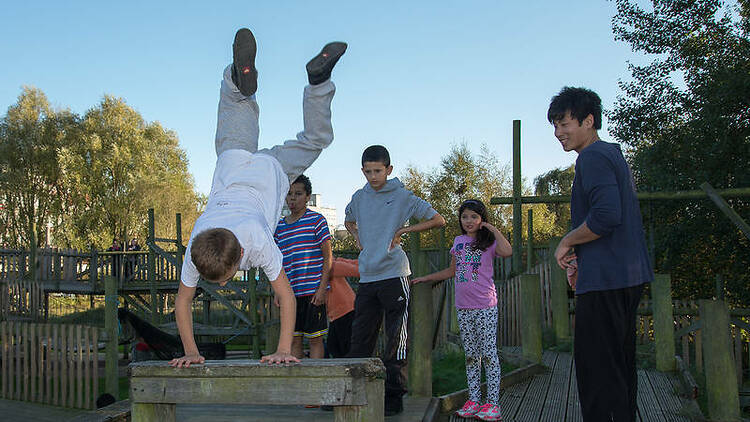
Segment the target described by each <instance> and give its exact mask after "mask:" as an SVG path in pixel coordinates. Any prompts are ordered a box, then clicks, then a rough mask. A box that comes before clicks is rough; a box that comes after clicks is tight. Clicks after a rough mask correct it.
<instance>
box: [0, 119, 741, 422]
mask: <svg viewBox="0 0 750 422" xmlns="http://www.w3.org/2000/svg"><path fill="white" fill-rule="evenodd" d="M516 141H518V142H519V144H518V147H517V143H516ZM519 163H520V122H517V124H516V122H514V170H513V175H514V183H513V186H514V196H513V197H512V198H493V200H492V202H491V203H492V204H512V205H513V208H514V218H513V223H514V232H513V247H514V249H515V250H514V254H513V257H512V259H511V260H498V261H497V262H496V267H495V268H496V280H497V287H498V298H499V303H498V305H499V308H500V309H499V315H500V319H501V320H500V326H499V331H500V336H499V337H498V340H499V345H501V346H520V350H521V351H522V354H523V356H524V357H525V358H526V359H527V360H529V361H531V362H537V363H541V362H542V360H543V359H542V357H543V353H542V345H543V340H544V336H545V333H546V334H547V335H548V337H552V338H553V340H554V341H555V342H556V343H558V344H565V343H566V342H569V341H570V338H571V333H572V332H573V330H572V327H573V324H574V323H575V304H574V300H572V298H571V296H572V295H571V292H570V291H569V289H568V287H567V283H566V281H565V275H564V273H563V272H562V271H561V270H560V269H559V268H558V267H557V266H556V265H555V264H554V263H553V262H550V259H549V258H550V256H551V251H554V248H555V246H556V244H555V243H554V241H553V243H551V244H546V245H535V244H534V240H533V235H532V230H531V228H530V227H528V229H529V236H528V242H527V243H526V252H525V254H524V253H523V244H522V242H521V230H522V227H521V211H522V209H521V205H522V204H525V203H541V202H548V203H549V202H567V201H569V198H567V197H564V196H558V197H543V198H540V197H522V196H521V194H520V186H521V185H520V164H519ZM722 196H742V197H748V196H750V190H749V189H732V190H724V191H719V192H715V191H713V189H712V188H711V187H710V186H707V185H706V186H702V190H700V191H690V192H676V193H650V194H641V195H639V198H641V199H642V200H651V201H657V200H675V199H696V198H705V197H709V198H711V199H712V200H713V201H714V202H715V203H716V204H717V206H719V209H720V210H721V211H722V212H724V213H725V214H726V215H727V216H728V217H729V218H730V219H731V220H732V222H734V223H735V224H737V225H738V227H739V228H740V230H741V231H742V232H743V233H745V235H746V236H748V235H749V233H750V231H747V230H746V228H745V227H746V224H745V225H744V226H743V225H742V223H744V222H743V221H742V219H741V218H739V217H738V216H736V214H734V215H733V214H732V212H731V208H729V207H728V206H727V205H726V203H725V202H723V199H722ZM722 202H723V204H722ZM176 218H177V236H176V238H175V239H160V238H156V237H155V236H154V227H153V221H154V219H153V211H150V212H149V236H148V239H147V242H146V245H147V250H145V251H140V252H99V251H95V250H91V251H86V252H82V251H60V250H45V249H35V248H31V249H30V250H29V251H10V250H0V283H1V284H0V287H2V289H0V301H1V302H0V305H2V306H1V307H0V309H1V312H2V314H1V315H2V319H4V320H7V321H14V322H17V323H20V322H21V321H29V322H32V323H33V322H41V321H46V320H47V319H48V317H49V310H50V306H49V295H51V294H59V293H61V294H78V295H88V296H90V297H92V298H93V297H101V296H103V297H104V303H105V306H104V308H105V320H106V323H105V327H104V330H101V321H97V323H98V324H97V325H99V326H100V327H98V330H95V332H98V341H96V340H94V341H92V340H88V342H85V344H92V345H93V347H90V348H88V349H89V350H92V351H96V350H98V349H99V347H98V346H99V345H98V342H105V343H106V353H105V356H106V359H105V360H106V365H105V373H106V377H105V378H106V383H105V384H106V391H111V392H116V391H117V384H116V382H117V374H116V369H117V364H116V362H117V338H118V328H117V308H118V306H123V307H127V308H129V309H130V310H132V311H134V312H136V313H138V314H139V315H141V316H143V317H144V319H145V320H147V321H149V322H151V323H152V324H154V325H155V326H158V327H160V328H162V329H164V330H165V331H169V332H172V333H174V332H175V326H174V322H173V321H174V317H173V315H172V314H171V311H170V310H171V308H172V306H171V304H172V303H173V302H172V301H173V296H174V294H175V293H176V291H177V287H178V283H179V280H178V275H179V268H180V266H181V263H182V259H183V256H182V255H183V253H184V246H183V245H182V239H181V238H180V235H179V233H181V224H180V216H179V215H177V217H176ZM738 218H739V220H738ZM528 221H529V222H531V221H532V218H529V219H528ZM164 243H166V244H168V245H173V247H167V248H162V247H161V246H160V244H164ZM447 249H448V248H447V244H446V242H445V236H444V234H443V235H442V239H441V241H440V245H439V247H437V248H432V249H424V248H422V247H421V244H420V237H419V235H418V234H416V235H412V236H411V237H410V243H409V251H408V253H409V257H410V261H411V263H412V269H413V272H414V274H415V275H422V274H426V273H429V272H433V271H436V270H438V269H441V268H444V267H445V266H446V265H447V262H448V250H447ZM524 256H525V257H526V262H525V265H524V262H523V258H524ZM670 283H671V281H670V279H669V276H668V275H657V278H656V282H655V283H654V284H653V285H652V287H651V289H650V297H649V298H644V300H643V301H642V304H641V308H640V310H639V329H638V330H639V332H638V334H639V338H640V342H641V343H642V344H644V345H647V346H649V347H652V348H653V350H654V355H655V365H656V367H657V369H659V370H662V371H674V370H679V372H680V374H682V376H683V379H684V382H685V384H686V385H688V386H689V387H688V393H689V395H692V396H693V397H694V396H695V395H696V394H697V391H698V387H697V384H696V383H695V381H694V380H693V379H692V375H691V374H690V371H688V370H687V368H692V369H693V370H694V371H695V372H696V373H698V374H705V377H706V395H707V396H708V398H709V413H710V416H711V417H712V418H720V417H725V418H727V419H731V418H733V417H735V416H734V415H738V414H739V406H740V404H739V403H740V391H741V388H742V386H743V385H745V384H746V382H747V378H748V372H749V369H748V368H750V353H749V352H750V351H749V350H748V342H747V338H748V337H749V335H750V326H748V324H747V322H746V320H745V318H747V317H748V316H750V310H743V309H731V310H730V309H728V307H727V305H726V303H724V302H723V300H722V289H717V295H716V298H715V299H710V300H704V301H699V302H698V303H687V302H684V301H674V300H672V297H671V287H670ZM452 295H453V286H452V281H450V280H449V281H447V282H445V283H441V284H437V285H434V286H428V285H424V284H419V285H415V286H414V287H413V290H412V300H411V310H410V317H411V318H412V319H411V321H410V327H411V329H410V331H411V332H410V341H411V344H410V353H409V372H410V393H411V394H412V395H416V396H422V397H430V396H431V395H432V377H431V367H432V357H433V353H432V352H433V350H435V349H440V348H441V346H443V345H445V344H446V343H450V342H453V343H458V338H457V331H458V329H457V323H456V321H455V314H454V312H453V305H452V303H453V296H452ZM195 300H196V303H195V306H194V320H195V321H196V327H195V334H196V336H198V337H204V338H213V339H221V341H224V342H229V341H232V340H233V339H236V338H238V337H246V338H247V343H246V344H247V345H248V350H247V357H248V358H251V359H257V358H259V357H260V355H261V354H262V353H263V351H264V350H265V351H266V352H269V351H271V349H270V348H271V347H274V346H275V344H276V342H277V339H278V310H277V309H276V308H275V307H274V306H272V304H271V303H272V300H271V296H270V293H269V285H268V281H267V279H266V278H265V277H264V276H263V274H260V273H258V272H256V271H245V272H243V273H242V277H241V280H239V281H232V282H230V283H228V284H227V286H226V287H224V288H220V287H218V286H216V285H212V284H209V283H204V282H201V283H200V284H199V290H198V295H197V296H196V299H195ZM91 303H92V304H93V303H94V302H93V300H92V302H91ZM18 327H21V325H18ZM415 327H418V328H419V329H415ZM424 327H429V328H430V329H424ZM24 330H25V328H21V329H20V332H21V334H20V335H17V336H15V337H14V339H12V340H7V338H8V337H6V339H4V340H3V350H2V353H3V370H5V368H6V364H5V362H6V361H5V359H6V356H8V357H11V356H14V357H15V358H14V359H15V364H16V366H15V368H22V370H21V371H19V370H17V369H16V370H15V371H14V372H13V374H15V375H11V373H7V372H3V376H4V380H6V379H8V380H10V381H9V382H15V384H13V385H14V389H13V392H14V393H13V394H16V393H15V392H16V391H24V390H23V389H24V388H25V387H24V385H25V384H23V383H24V382H28V383H29V385H31V382H32V379H33V376H31V375H26V374H27V373H33V371H32V370H31V367H30V363H31V362H32V361H33V359H29V358H28V357H27V356H30V355H28V353H29V352H27V350H34V349H35V348H34V347H32V346H29V347H27V346H26V344H29V345H31V344H32V343H31V342H30V341H31V340H26V337H24V336H23V333H24V332H25V331H24ZM29 330H31V329H30V328H29ZM69 332H70V331H69ZM550 333H552V335H551V336H550V335H549V334H550ZM27 341H29V342H28V343H27ZM43 343H44V344H49V343H48V342H46V341H38V340H37V343H36V344H37V345H41V344H43ZM68 344H71V343H68ZM678 346H679V349H680V350H679V351H680V353H679V354H680V357H679V358H676V355H677V349H678ZM84 349H87V348H86V347H83V348H82V347H78V348H75V347H70V346H60V350H61V351H68V353H67V355H71V356H72V355H73V353H80V351H82V350H84ZM11 350H13V351H14V352H15V351H18V350H20V351H21V352H20V353H15V354H11ZM125 350H126V353H127V350H128V348H127V347H126V348H125ZM75 351H77V352H75ZM95 353H96V352H94V356H96V354H95ZM63 354H66V353H63ZM62 359H63V360H65V359H67V357H63V358H62ZM25 362H28V363H29V369H28V370H24V369H23V368H25V366H24V365H26V363H25ZM11 366H13V365H11V364H9V365H8V367H9V368H10V367H11ZM52 366H53V367H54V364H53V365H52ZM94 368H95V369H94V372H97V369H96V368H97V367H96V366H94ZM37 370H38V367H37ZM13 376H14V377H15V378H14V380H11V377H13ZM243 376H244V375H243ZM247 376H250V375H247ZM196 377H197V375H196ZM94 379H96V377H95V378H94ZM19 380H20V381H19ZM24 380H26V381H24ZM3 386H5V382H4V383H3ZM16 386H21V389H18V388H17V387H16ZM5 394H6V390H5V389H3V397H9V396H6V395H5ZM10 397H11V398H14V399H18V397H23V396H18V395H16V396H10ZM712 397H713V399H712ZM743 397H744V396H743ZM727 398H728V399H727ZM84 402H85V400H84Z"/></svg>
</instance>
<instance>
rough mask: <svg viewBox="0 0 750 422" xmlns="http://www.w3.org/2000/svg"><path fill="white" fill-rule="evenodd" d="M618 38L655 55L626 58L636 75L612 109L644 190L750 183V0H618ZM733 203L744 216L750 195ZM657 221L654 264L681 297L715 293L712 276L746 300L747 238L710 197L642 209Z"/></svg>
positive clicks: (734, 297)
mask: <svg viewBox="0 0 750 422" xmlns="http://www.w3.org/2000/svg"><path fill="white" fill-rule="evenodd" d="M616 3H617V10H618V12H617V15H616V16H615V17H614V19H613V29H614V34H615V38H616V39H618V40H622V41H625V42H627V43H629V44H630V45H631V46H632V48H633V50H634V51H636V52H640V53H644V54H646V55H647V56H649V57H652V58H653V60H652V61H651V62H650V63H648V64H645V65H634V64H630V66H629V67H630V70H631V73H632V77H633V78H632V80H631V81H628V82H621V83H620V87H621V89H622V91H623V94H622V95H621V96H620V97H619V98H618V100H617V103H616V105H615V108H614V110H612V111H611V112H609V113H608V117H609V120H610V123H611V129H610V133H611V135H612V136H613V137H615V138H616V139H617V140H619V141H620V142H621V143H623V144H625V145H626V146H627V147H628V152H629V160H630V162H631V166H632V168H633V174H634V177H635V180H636V184H637V186H638V189H639V190H640V191H674V190H692V189H698V186H699V185H700V184H701V183H703V182H709V183H711V184H712V185H713V186H714V187H715V188H717V189H724V188H735V187H748V186H750V171H749V169H750V167H748V163H749V162H750V37H749V36H750V2H748V1H747V0H739V1H735V2H729V3H724V2H721V1H717V0H696V1H689V2H686V1H674V2H672V1H669V2H666V1H657V0H654V1H653V3H652V4H651V5H650V7H649V8H648V9H646V8H643V7H641V6H639V3H637V2H634V1H629V0H617V1H616ZM729 202H730V205H731V206H732V207H733V208H734V209H735V211H737V212H738V213H739V214H740V215H741V216H743V218H745V219H746V220H747V219H748V217H749V216H750V202H749V201H748V200H747V199H742V200H740V199H732V200H730V201H729ZM644 208H645V209H644V211H645V216H644V217H645V219H646V220H649V221H650V223H649V225H652V226H653V228H654V238H655V244H656V248H655V249H656V251H657V256H656V262H655V267H656V270H657V271H665V272H670V273H671V274H672V279H673V281H674V286H675V292H676V295H677V297H683V298H700V297H710V296H712V295H713V286H714V279H715V276H716V274H722V275H724V277H725V279H726V280H727V287H728V290H729V293H728V295H729V299H730V300H731V301H733V302H735V303H742V304H745V305H747V304H748V303H750V274H748V272H747V268H748V266H749V265H750V242H748V241H747V239H746V238H744V236H742V235H741V234H740V232H739V231H738V230H737V228H736V227H735V226H734V225H733V224H732V223H731V222H730V221H729V220H728V219H727V218H726V217H724V215H723V214H722V213H721V212H720V211H719V210H718V209H717V208H716V207H715V206H714V205H713V203H711V202H710V201H708V200H705V201H696V202H677V201H675V202H659V203H654V204H647V205H646V206H645V207H644Z"/></svg>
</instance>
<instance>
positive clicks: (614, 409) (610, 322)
mask: <svg viewBox="0 0 750 422" xmlns="http://www.w3.org/2000/svg"><path fill="white" fill-rule="evenodd" d="M643 287H644V286H643V285H640V286H634V287H627V288H624V289H616V290H603V291H596V292H588V293H583V294H580V295H577V296H576V321H575V345H574V358H575V365H576V377H577V379H578V397H579V400H580V402H581V414H582V416H583V421H584V422H604V421H614V422H633V421H635V417H636V397H637V395H638V374H637V372H636V366H635V317H636V310H637V308H638V302H639V301H640V299H641V295H642V294H643Z"/></svg>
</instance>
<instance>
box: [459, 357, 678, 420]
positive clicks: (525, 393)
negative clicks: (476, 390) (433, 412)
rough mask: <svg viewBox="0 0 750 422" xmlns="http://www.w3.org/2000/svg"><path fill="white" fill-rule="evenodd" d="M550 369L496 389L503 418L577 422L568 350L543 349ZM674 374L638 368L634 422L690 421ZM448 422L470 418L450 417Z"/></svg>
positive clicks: (579, 411) (578, 417)
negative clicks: (636, 410)
mask: <svg viewBox="0 0 750 422" xmlns="http://www.w3.org/2000/svg"><path fill="white" fill-rule="evenodd" d="M542 360H543V363H544V365H546V366H547V367H549V368H550V370H549V371H548V372H547V373H545V374H541V375H536V376H534V377H533V378H530V379H528V380H526V381H524V382H521V383H519V384H515V385H513V386H511V387H510V388H508V389H506V390H504V391H501V392H500V408H501V409H502V413H503V421H505V422H508V421H515V422H549V421H559V422H581V421H582V419H581V408H580V405H579V403H578V390H577V388H576V378H575V366H574V365H573V357H572V355H570V354H568V353H555V352H549V351H547V352H544V356H543V358H542ZM677 382H678V381H677V379H676V375H673V374H665V373H661V372H657V371H644V370H639V371H638V408H639V411H640V415H639V417H638V419H637V420H638V422H657V421H658V422H665V421H666V422H690V419H689V418H687V417H685V416H682V415H681V414H680V411H681V409H682V406H683V404H682V402H681V400H682V399H681V398H680V397H679V396H677V395H676V394H675V391H676V389H677ZM450 420H451V421H455V422H458V421H469V420H471V421H473V420H474V419H464V418H459V417H457V416H451V417H450Z"/></svg>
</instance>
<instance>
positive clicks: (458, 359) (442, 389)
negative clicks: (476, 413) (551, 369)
mask: <svg viewBox="0 0 750 422" xmlns="http://www.w3.org/2000/svg"><path fill="white" fill-rule="evenodd" d="M501 366H502V371H503V374H507V373H508V372H510V371H512V370H514V369H516V367H515V366H513V365H510V364H508V363H506V362H501ZM482 379H484V376H483V377H482ZM467 387H468V386H467V384H466V356H465V355H464V353H463V352H462V351H451V352H448V353H446V354H445V355H443V357H442V358H440V359H439V360H433V362H432V395H433V396H442V395H445V394H449V393H454V392H456V391H459V390H463V389H465V388H467Z"/></svg>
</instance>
